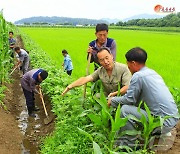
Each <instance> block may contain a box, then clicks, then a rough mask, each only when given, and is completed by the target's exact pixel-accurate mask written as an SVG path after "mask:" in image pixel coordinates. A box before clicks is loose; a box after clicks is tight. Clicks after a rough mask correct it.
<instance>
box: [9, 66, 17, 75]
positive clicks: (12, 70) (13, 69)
mask: <svg viewBox="0 0 180 154" xmlns="http://www.w3.org/2000/svg"><path fill="white" fill-rule="evenodd" d="M17 68H18V67H15V68H14V69H13V70H12V72H11V73H10V75H12V74H13V72H14V71H15V70H16V69H17Z"/></svg>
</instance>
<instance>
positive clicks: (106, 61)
mask: <svg viewBox="0 0 180 154" xmlns="http://www.w3.org/2000/svg"><path fill="white" fill-rule="evenodd" d="M97 57H98V60H99V63H100V64H101V67H100V68H98V69H97V70H96V71H95V72H94V73H93V74H91V75H88V76H86V77H81V78H79V79H78V80H76V81H74V82H73V83H71V84H70V85H68V86H67V87H66V89H65V90H64V92H63V93H62V95H64V94H65V93H67V92H68V91H69V90H70V89H72V88H74V87H78V86H81V85H83V84H86V83H88V82H92V81H97V80H99V79H100V80H101V81H102V85H103V89H104V94H105V96H115V95H117V92H118V84H120V86H121V89H120V93H121V95H123V94H125V93H126V90H127V88H128V85H129V82H130V79H131V73H130V72H129V70H128V68H127V66H126V65H125V64H121V63H117V62H114V61H113V55H112V54H111V51H110V50H109V49H108V48H106V47H103V48H101V49H100V50H99V51H98V53H97Z"/></svg>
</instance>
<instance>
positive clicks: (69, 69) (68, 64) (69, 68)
mask: <svg viewBox="0 0 180 154" xmlns="http://www.w3.org/2000/svg"><path fill="white" fill-rule="evenodd" d="M62 55H63V56H64V63H63V64H62V66H63V67H64V71H66V72H67V74H68V75H69V76H71V74H72V70H73V64H72V60H71V57H70V56H69V55H68V52H67V50H62Z"/></svg>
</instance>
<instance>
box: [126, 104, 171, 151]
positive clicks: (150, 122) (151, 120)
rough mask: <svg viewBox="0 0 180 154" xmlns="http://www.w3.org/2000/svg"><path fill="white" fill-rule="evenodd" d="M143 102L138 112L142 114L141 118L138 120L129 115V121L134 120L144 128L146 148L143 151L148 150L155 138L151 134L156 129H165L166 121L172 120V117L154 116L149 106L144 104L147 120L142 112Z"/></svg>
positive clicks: (142, 136)
mask: <svg viewBox="0 0 180 154" xmlns="http://www.w3.org/2000/svg"><path fill="white" fill-rule="evenodd" d="M142 103H143V102H141V103H140V104H139V106H138V109H137V111H138V112H139V113H140V114H141V118H140V119H137V118H136V117H134V116H132V115H129V119H131V120H134V121H136V122H138V123H140V124H141V125H142V126H143V127H142V130H141V134H140V135H141V136H140V137H141V139H143V140H144V146H143V149H144V150H146V149H147V147H148V145H149V143H150V142H151V140H152V139H153V138H154V137H153V136H152V135H151V134H152V132H153V131H154V130H155V128H159V127H160V128H161V130H162V127H163V123H164V120H166V119H167V118H170V117H171V116H165V117H163V118H162V117H161V116H153V115H152V114H151V111H150V110H149V108H148V106H147V105H146V104H145V103H144V108H145V111H146V113H147V118H146V117H145V115H144V114H143V113H142V112H141V105H142Z"/></svg>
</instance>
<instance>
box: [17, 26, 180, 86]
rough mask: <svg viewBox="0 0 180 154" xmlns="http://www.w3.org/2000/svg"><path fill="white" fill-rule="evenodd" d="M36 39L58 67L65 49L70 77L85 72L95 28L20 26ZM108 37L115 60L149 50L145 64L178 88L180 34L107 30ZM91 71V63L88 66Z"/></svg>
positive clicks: (121, 60) (120, 60)
mask: <svg viewBox="0 0 180 154" xmlns="http://www.w3.org/2000/svg"><path fill="white" fill-rule="evenodd" d="M20 29H21V30H22V31H23V32H25V33H27V34H28V35H29V36H30V37H31V38H32V39H33V40H35V41H36V42H37V43H38V44H39V45H40V46H41V47H42V48H43V50H44V51H46V52H47V53H48V54H49V55H50V56H51V58H52V59H54V60H55V61H56V64H57V67H58V68H59V69H60V68H61V64H62V62H63V56H62V55H61V50H62V49H67V51H68V52H69V55H70V56H71V58H72V61H73V65H74V70H73V76H74V77H75V78H78V77H80V76H84V75H85V72H86V71H85V70H86V65H87V60H86V56H87V55H86V51H87V47H88V43H89V42H90V41H91V40H93V39H95V35H94V29H85V28H83V29H80V28H79V29H78V28H77V29H76V28H20ZM109 37H111V38H114V39H115V40H116V43H117V61H118V62H122V63H126V60H125V57H124V55H125V53H126V52H127V51H128V50H129V49H131V48H133V47H136V46H139V47H142V48H144V49H145V50H146V51H147V53H148V60H147V66H148V67H150V68H152V69H154V70H156V71H157V72H158V73H159V74H160V75H161V76H162V77H163V79H164V80H165V82H166V84H167V85H168V86H169V87H180V79H179V70H180V65H179V62H180V52H179V51H180V46H179V45H178V42H180V34H179V33H172V32H166V33H164V32H150V31H139V30H134V31H133V30H117V29H110V31H109ZM91 72H93V65H91Z"/></svg>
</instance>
